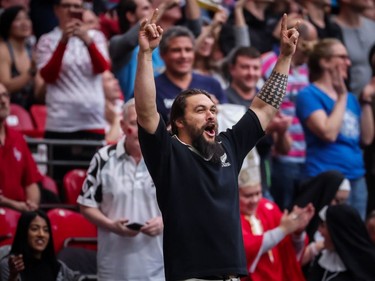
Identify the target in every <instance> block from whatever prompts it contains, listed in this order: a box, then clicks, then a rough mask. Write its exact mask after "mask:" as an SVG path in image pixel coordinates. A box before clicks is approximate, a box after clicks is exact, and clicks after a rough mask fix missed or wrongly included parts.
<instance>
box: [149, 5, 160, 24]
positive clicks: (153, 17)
mask: <svg viewBox="0 0 375 281" xmlns="http://www.w3.org/2000/svg"><path fill="white" fill-rule="evenodd" d="M158 17H159V9H158V8H156V9H155V11H154V12H153V14H152V18H151V21H150V23H151V24H153V23H156V22H157V20H158Z"/></svg>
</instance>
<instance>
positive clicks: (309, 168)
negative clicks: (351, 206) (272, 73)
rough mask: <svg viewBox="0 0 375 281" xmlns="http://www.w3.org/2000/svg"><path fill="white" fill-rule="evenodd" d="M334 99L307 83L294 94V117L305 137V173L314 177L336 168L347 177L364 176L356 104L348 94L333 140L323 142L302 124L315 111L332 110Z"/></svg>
mask: <svg viewBox="0 0 375 281" xmlns="http://www.w3.org/2000/svg"><path fill="white" fill-rule="evenodd" d="M334 105H335V101H334V100H333V99H331V98H330V97H329V96H328V95H327V94H326V93H324V92H323V91H322V90H320V89H319V88H317V87H316V86H315V85H313V84H310V85H309V86H307V87H306V88H304V89H303V90H301V91H300V92H299V93H298V96H297V101H296V107H297V117H298V118H299V119H300V120H301V123H302V126H303V130H304V132H305V138H306V145H307V151H306V174H307V176H309V177H313V176H316V175H318V174H320V173H321V172H324V171H328V170H337V171H340V172H341V173H343V174H344V175H345V177H347V178H348V179H350V180H353V179H357V178H360V177H362V176H363V175H364V173H365V169H364V163H363V158H362V150H361V148H360V134H361V129H360V117H361V108H360V105H359V103H358V101H357V99H356V98H355V96H354V95H353V94H352V93H349V95H348V100H347V105H346V111H345V114H344V118H343V121H342V125H341V128H340V132H339V134H338V136H337V139H336V141H334V142H327V141H324V140H322V139H321V138H319V137H318V136H316V135H315V134H314V133H313V132H312V131H310V129H309V128H308V127H307V126H306V121H307V119H308V118H309V117H310V116H311V114H312V113H314V112H315V111H317V110H324V111H325V112H326V114H327V115H330V114H331V113H332V110H333V107H334Z"/></svg>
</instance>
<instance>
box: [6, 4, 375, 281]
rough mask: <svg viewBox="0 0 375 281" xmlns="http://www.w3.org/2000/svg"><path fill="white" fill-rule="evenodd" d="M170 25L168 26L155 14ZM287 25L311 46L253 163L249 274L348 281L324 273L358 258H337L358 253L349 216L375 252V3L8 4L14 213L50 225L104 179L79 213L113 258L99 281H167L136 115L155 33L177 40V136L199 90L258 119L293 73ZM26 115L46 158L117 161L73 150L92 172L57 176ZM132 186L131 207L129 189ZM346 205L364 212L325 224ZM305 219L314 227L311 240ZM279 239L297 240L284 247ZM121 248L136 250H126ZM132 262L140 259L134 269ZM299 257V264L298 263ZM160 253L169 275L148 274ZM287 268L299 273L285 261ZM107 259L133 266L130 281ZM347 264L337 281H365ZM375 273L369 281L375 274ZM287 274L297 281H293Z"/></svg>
mask: <svg viewBox="0 0 375 281" xmlns="http://www.w3.org/2000/svg"><path fill="white" fill-rule="evenodd" d="M155 9H158V11H159V12H158V13H153V12H154V11H155ZM284 13H287V14H288V22H287V27H288V28H293V27H294V26H297V27H298V32H299V39H298V43H297V46H296V50H295V53H294V55H293V57H292V59H291V64H290V70H289V75H288V84H287V88H286V96H285V97H284V99H283V101H282V103H281V106H280V109H279V111H278V112H277V114H276V115H275V117H274V118H273V119H272V121H271V122H270V123H269V124H268V126H267V128H266V130H265V132H266V134H265V135H264V136H263V137H262V138H261V139H260V140H259V142H257V144H256V148H255V149H254V150H253V153H255V154H256V155H257V160H256V162H257V163H256V166H257V167H258V168H259V174H257V173H255V174H253V173H249V177H250V178H251V177H256V179H257V180H256V184H254V183H253V182H252V183H251V184H249V183H248V181H251V179H247V180H246V181H245V182H241V173H240V179H239V196H240V197H239V198H240V202H239V203H240V204H239V207H240V209H241V223H242V230H243V232H244V233H243V239H244V244H245V250H246V252H247V257H248V260H247V264H248V270H249V274H250V276H251V278H252V279H251V280H258V279H259V278H261V276H262V274H266V276H267V274H269V273H267V272H266V273H264V269H263V267H268V266H275V268H281V267H283V266H292V267H294V266H296V265H297V264H299V265H300V266H301V270H302V271H303V274H305V276H307V277H306V280H318V279H317V278H320V276H321V275H322V274H323V273H322V272H323V271H324V270H327V271H328V272H330V273H332V270H331V269H332V267H329V266H328V267H322V263H323V262H322V261H324V259H330V257H328V254H327V251H331V250H332V249H334V250H335V253H334V255H335V256H340V255H344V254H347V252H348V251H349V250H347V249H344V248H342V250H343V252H341V248H340V250H339V249H335V247H343V246H340V245H342V244H341V242H336V239H338V240H337V241H339V240H341V239H344V238H346V237H339V238H336V237H335V235H336V234H334V232H336V231H338V230H337V229H336V227H337V226H334V228H333V227H331V226H332V225H336V224H339V223H340V221H341V220H342V219H343V218H342V216H343V215H342V214H340V213H339V211H342V212H347V213H348V217H352V222H353V225H355V226H347V228H346V229H344V230H343V231H344V232H345V231H347V232H348V233H349V231H350V227H358V225H359V224H361V226H360V227H361V229H362V222H363V229H365V227H364V222H366V223H367V230H368V233H369V234H370V237H371V238H372V241H373V243H375V242H374V240H375V239H374V232H375V231H374V229H375V228H374V221H375V220H374V217H375V215H374V212H375V161H374V157H375V154H374V151H375V141H374V139H375V137H374V136H375V126H374V118H375V101H374V96H375V33H374V30H375V16H374V15H375V1H374V0H337V1H331V0H222V1H218V0H184V1H183V0H94V1H87V2H86V1H85V0H54V1H53V2H52V1H42V0H30V1H29V0H0V208H10V209H14V210H17V211H19V212H25V211H32V212H35V211H36V210H38V209H39V208H40V207H43V204H49V203H56V202H64V191H63V178H64V175H66V174H67V172H68V171H69V170H72V169H74V168H76V167H81V168H83V169H88V172H87V178H86V180H85V183H84V184H83V187H82V191H81V194H80V196H79V198H78V203H79V206H80V208H78V207H77V206H78V205H77V206H76V210H77V211H79V209H80V210H81V212H82V214H83V215H84V216H85V218H86V219H88V220H89V221H90V222H92V223H93V224H95V225H97V227H98V230H99V236H98V238H99V239H100V240H101V241H99V243H101V244H99V248H98V253H99V254H100V255H102V256H103V258H102V259H99V258H98V269H99V270H98V273H99V278H102V279H103V280H107V279H108V278H109V279H110V278H112V277H108V276H116V277H113V278H114V279H113V280H117V279H118V280H121V278H129V280H136V278H139V276H142V274H143V277H142V278H143V279H142V280H148V279H147V278H146V277H145V276H146V275H149V276H151V277H150V279H149V280H163V278H164V277H163V276H162V262H161V261H162V259H163V253H162V250H161V244H162V242H161V240H162V237H163V235H162V232H163V222H162V221H161V214H160V211H159V209H158V206H157V204H156V197H155V194H154V192H153V191H150V190H151V189H152V188H154V185H153V183H152V180H151V178H150V175H149V174H148V172H147V168H146V167H145V166H144V162H143V159H142V153H141V152H140V147H139V143H138V131H137V130H138V129H137V128H136V127H137V126H136V125H137V124H136V113H135V109H134V100H133V97H134V90H135V81H136V76H137V64H138V61H137V55H138V53H139V50H140V46H139V33H140V29H141V22H142V20H143V19H145V18H148V19H149V20H150V19H151V18H152V17H153V16H155V15H156V16H157V18H152V20H153V21H155V22H157V24H158V25H160V26H161V27H162V28H163V36H162V39H161V41H160V44H159V45H158V46H157V48H155V50H153V52H152V66H153V73H154V78H155V79H154V80H155V90H156V107H157V110H158V112H159V113H160V116H161V118H162V119H163V121H164V122H165V123H166V124H167V125H168V124H169V125H170V123H171V120H170V110H171V107H172V104H173V102H174V100H175V98H176V96H177V95H178V94H179V93H180V92H182V91H184V90H187V89H192V88H198V89H202V90H205V91H207V92H208V93H209V94H210V96H211V98H212V100H213V101H214V102H215V104H216V105H217V106H218V108H219V111H218V113H217V114H218V117H220V118H224V119H225V118H228V117H227V116H224V115H225V114H227V115H228V116H229V119H230V118H231V117H234V116H237V115H238V114H239V113H241V114H242V113H244V112H245V109H244V108H248V107H249V106H250V105H251V104H252V102H253V100H254V98H255V97H256V96H257V94H258V93H259V91H260V89H261V88H262V86H263V85H265V83H266V81H267V80H268V79H269V78H270V76H271V75H272V73H273V69H274V67H275V65H276V64H277V61H278V57H279V54H280V52H281V50H280V44H279V42H280V40H281V39H282V38H281V39H280V34H281V33H280V30H281V22H282V15H283V14H284ZM144 83H147V81H144ZM129 101H130V103H129ZM228 104H231V105H233V107H230V106H228V107H226V105H228ZM13 105H16V106H20V107H22V108H23V109H25V111H26V112H28V113H29V114H30V116H31V115H32V108H33V106H35V105H42V106H43V107H45V109H46V116H45V128H44V130H43V132H42V134H41V135H40V136H39V137H41V138H39V140H40V141H41V142H42V141H43V140H59V141H61V142H64V141H67V142H69V141H75V140H77V141H98V142H102V143H105V144H107V146H104V147H103V148H101V149H100V150H98V147H97V146H88V147H85V145H84V144H83V145H82V144H81V145H82V146H79V147H77V146H75V145H65V146H61V147H58V148H57V149H54V150H53V153H49V154H48V157H47V158H46V159H45V160H47V162H51V163H53V162H54V161H55V162H58V161H70V162H72V163H73V162H75V161H76V162H77V163H78V162H79V163H81V164H79V166H78V165H77V166H69V165H65V166H64V165H57V166H55V167H54V168H53V172H52V171H47V174H45V173H46V171H45V170H38V168H40V165H37V163H36V162H35V160H38V159H36V158H35V159H33V157H32V153H31V150H30V149H29V148H28V145H27V142H26V141H25V139H24V137H26V136H27V138H30V136H31V137H34V135H33V134H30V132H29V131H26V130H24V131H17V130H16V129H15V128H12V126H13V125H14V122H13V121H11V118H10V117H12V115H14V114H16V113H13V112H12V108H13V107H12V106H13ZM221 106H222V107H221ZM237 106H238V107H237ZM220 108H222V110H221V109H220ZM129 111H130V113H129ZM133 111H134V112H133ZM236 118H237V117H236ZM133 119H134V120H133ZM16 123H17V122H16ZM172 132H173V126H172ZM22 134H23V135H22ZM128 143H131V144H130V147H129V148H128V147H127V145H129V144H128ZM30 147H31V146H30ZM124 155H126V157H125V156H124ZM128 156H129V157H128ZM39 160H40V159H39ZM90 160H91V164H82V162H83V161H86V162H87V163H90V162H89V161H90ZM111 162H113V163H115V164H113V166H111V165H112V164H111V165H109V164H108V163H111ZM245 162H246V159H245ZM245 165H246V163H245ZM119 167H121V169H124V170H125V169H127V170H126V171H121V170H119ZM111 169H114V170H115V171H113V172H111ZM46 176H50V177H51V178H52V179H53V180H54V181H55V182H56V183H57V186H58V190H59V191H60V193H59V194H56V198H55V197H54V198H52V199H51V194H50V193H49V191H47V190H46V187H45V186H44V183H43V179H44V178H45V177H46ZM138 181H139V182H140V184H139V186H138V185H136V184H135V185H134V186H133V184H134V182H135V183H136V182H138ZM129 182H130V183H131V184H129ZM127 184H129V187H126V192H125V191H120V190H117V189H116V188H115V187H116V186H117V185H123V186H127ZM133 189H134V190H137V192H138V193H136V194H133V193H132V192H131V191H132V190H133ZM250 197H251V198H256V199H254V200H255V201H256V202H255V201H254V202H255V203H254V202H250V201H251V200H253V199H251V200H250V199H249V198H250ZM262 197H264V198H262ZM133 200H135V201H133ZM249 200H250V201H249ZM336 201H337V202H336ZM139 202H142V203H139ZM309 203H311V204H312V205H309ZM342 203H345V204H347V205H350V206H351V208H350V209H345V208H343V209H340V208H341V207H339V208H336V207H328V209H327V210H326V209H325V208H324V207H325V206H326V205H341V204H342ZM246 204H248V206H250V205H251V204H253V205H252V208H253V209H252V210H250V209H249V207H248V206H246ZM122 205H126V207H124V208H123V207H121V206H122ZM295 205H298V207H293V206H295ZM140 206H141V207H142V208H143V209H142V208H141V207H140ZM312 206H313V207H312ZM48 208H50V207H48ZM296 208H297V209H296ZM279 209H280V210H285V209H288V210H289V212H290V213H288V214H283V213H282V211H280V210H279ZM322 210H323V211H322ZM292 212H294V213H300V214H302V213H304V212H306V213H308V214H309V217H308V218H306V220H305V221H304V222H303V223H301V224H299V225H297V224H296V223H295V222H294V221H293V218H292V217H291V214H292ZM314 212H315V214H310V213H314ZM354 213H355V214H354ZM357 213H358V214H359V215H358V216H360V218H361V220H360V221H358V220H357ZM310 215H311V216H310ZM35 216H37V217H38V218H39V219H40V218H41V219H42V220H43V225H44V224H46V223H47V228H49V227H50V223H49V221H47V219H46V218H45V217H44V215H43V213H41V214H39V213H35V214H34V216H33V217H32V218H31V217H30V218H29V219H28V220H29V221H32V220H33V219H34V218H35ZM271 217H272V219H271ZM125 218H127V220H125ZM122 219H123V220H122ZM159 219H160V221H159ZM134 220H135V221H136V222H138V223H142V224H145V225H144V226H142V228H140V229H137V230H129V229H128V228H127V227H125V226H124V225H123V224H125V225H126V224H127V223H130V222H134ZM361 221H362V222H361ZM29 223H30V222H27V225H26V224H25V225H24V226H23V228H24V230H23V231H27V228H28V227H29V226H28V224H29ZM147 225H148V226H147ZM150 225H151V226H150ZM254 225H255V226H254ZM262 225H263V226H262ZM330 225H331V226H330ZM318 226H319V227H318ZM0 228H1V226H0ZM45 228H46V227H45ZM255 228H256V229H257V230H256V231H255V232H254V231H253V230H254V229H255ZM279 228H281V229H283V230H285V231H284V232H283V233H282V234H280V231H279V230H278V232H277V231H275V229H279ZM150 229H151V230H150ZM155 229H156V230H155ZM318 229H319V230H321V232H322V234H323V236H324V237H323V236H322V235H321V234H319V233H318V232H319V231H318ZM19 231H21V230H19ZM268 232H269V233H271V234H267V235H266V233H268ZM330 232H331V234H330ZM272 233H273V234H272ZM275 233H276V236H273V235H275ZM296 233H297V234H298V235H297V236H298V239H299V240H298V241H297V240H295V239H296V237H295V236H296V235H295V234H296ZM302 233H303V235H304V236H302ZM306 233H307V234H306ZM327 233H328V234H327ZM263 234H264V237H265V238H263ZM48 235H50V234H48ZM142 235H143V236H142ZM259 235H261V236H262V238H261V239H260V238H259V239H260V240H256V239H255V238H254V237H256V236H259ZM330 235H331V236H333V239H332V240H334V241H333V244H335V243H339V244H337V245H333V246H332V245H331V246H328V247H327V245H325V244H324V242H323V241H324V240H327V237H328V239H330ZM360 235H362V236H365V234H364V233H361V234H360ZM118 236H123V237H121V238H122V239H118V240H116V239H114V238H113V237H116V238H118ZM268 236H272V237H271V238H269V237H268ZM111 237H112V238H111ZM124 237H125V238H126V239H132V240H123V239H124ZM275 237H276V238H275ZM305 238H306V239H305ZM367 238H368V237H366V243H367ZM254 239H255V240H256V241H255V240H254ZM293 239H294V240H293ZM358 239H359V238H358ZM113 241H115V242H113ZM254 241H255V242H254ZM264 241H266V242H264ZM270 241H271V242H272V243H271V242H270ZM369 241H370V240H369ZM47 243H48V244H50V241H47ZM223 243H224V241H223ZM262 243H266V244H267V247H265V246H264V244H262ZM145 244H147V245H148V247H145V248H143V247H142V245H145ZM302 244H303V245H302ZM331 244H332V241H331ZM301 245H302V246H301ZM366 245H367V244H366ZM351 246H352V247H357V246H356V244H355V243H353V244H352V245H351ZM360 246H361V247H363V245H360ZM360 246H358V247H357V248H356V251H358V252H359V253H360V251H361V248H360ZM14 247H15V246H12V249H14ZM103 247H105V248H103ZM109 247H111V249H112V250H110V251H111V252H115V254H114V255H110V254H109V253H108V252H107V251H109V250H108V249H109ZM121 247H130V248H131V249H132V251H133V252H132V253H130V254H129V253H126V255H125V250H124V251H121V250H119V248H121ZM329 247H331V248H329ZM116 248H117V249H116ZM291 248H293V249H295V250H296V257H297V259H295V257H294V256H293V258H290V257H289V256H290V255H289V254H290V252H289V251H288V249H291ZM12 251H13V250H12ZM147 251H152V253H153V254H152V258H153V259H155V260H151V261H150V260H147V259H146V257H147ZM286 252H289V254H285V253H286ZM336 252H337V253H336ZM293 253H294V252H293ZM368 253H369V254H368V256H369V257H370V258H372V257H373V256H374V251H373V249H368ZM12 254H14V252H12ZM17 254H18V252H17ZM284 254H285V255H286V256H288V260H284V261H277V259H278V257H279V256H282V255H284ZM331 254H332V253H331ZM137 255H139V256H138V257H141V258H142V259H144V260H145V261H144V263H145V264H147V265H150V268H147V269H145V270H142V268H141V264H138V262H135V261H134V260H133V259H134V258H135V257H136V256H137ZM332 255H333V254H332ZM105 258H106V259H116V260H117V262H118V263H121V262H123V263H127V265H126V266H124V267H123V268H121V270H119V271H118V274H115V273H114V272H113V271H115V270H116V269H115V267H109V264H110V262H108V260H105ZM156 259H159V260H157V261H156ZM275 259H276V262H275ZM339 259H340V262H341V264H342V263H344V264H345V265H344V267H341V268H340V270H339V271H338V272H340V274H336V275H335V272H333V276H334V277H332V278H336V276H338V277H337V278H339V277H340V276H343V277H342V278H343V279H332V280H347V279H345V278H349V280H362V279H360V278H362V277H361V276H360V275H358V274H357V272H355V270H356V267H355V266H352V264H351V262H348V263H347V262H346V261H347V257H345V256H344V257H342V256H341V258H339ZM291 261H292V264H291V263H290V262H291ZM319 261H320V262H319ZM285 262H289V264H288V265H286V264H285ZM54 263H55V266H56V264H58V261H57V260H56V261H54ZM3 264H5V263H3ZM152 264H154V265H155V267H152ZM310 265H312V267H311V266H310ZM118 266H120V265H118ZM257 266H259V268H258V270H259V271H257V269H256V268H257ZM336 269H337V267H336ZM346 269H347V271H345V270H346ZM353 270H354V271H353ZM109 271H111V272H110V273H111V274H110V273H109ZM266 271H267V270H266ZM302 271H301V274H300V271H299V269H298V270H295V271H294V273H293V274H292V275H293V278H292V277H291V279H290V280H301V279H300V278H301V276H302V275H303V274H302ZM352 271H353V272H352ZM362 271H363V276H366V274H370V273H368V272H367V271H369V272H371V270H370V269H369V268H365V269H363V270H362ZM15 272H16V270H15V269H13V273H14V274H13V275H14V276H15V275H16V273H15ZM129 272H130V273H129ZM310 272H311V274H310V275H309V273H310ZM342 272H345V274H342ZM11 273H12V271H11ZM7 274H9V273H7ZM53 274H57V273H56V272H53ZM285 274H291V273H290V272H289V273H288V272H282V273H280V276H282V275H285ZM271 275H272V274H271ZM271 275H270V276H271ZM357 275H358V276H357ZM14 276H13V277H14ZM106 276H107V277H106ZM121 276H122V277H121ZM125 276H126V277H125ZM137 276H138V277H137ZM259 276H260V277H259ZM280 276H278V277H275V276H273V277H272V278H274V279H272V280H281V279H278V278H282V277H280ZM290 276H291V275H290ZM309 276H310V277H309ZM348 276H349V277H348ZM152 277H154V278H152ZM284 277H285V276H284ZM116 278H117V279H116ZM269 278H271V277H269ZM303 278H305V277H303ZM350 278H357V279H350ZM109 279H108V280H109ZM373 279H374V280H375V277H374V278H373ZM0 280H1V279H0ZM12 280H13V279H12ZM126 280H128V279H126ZM259 280H261V279H259ZM270 280H271V279H270ZM319 280H320V279H319ZM330 280H331V279H330ZM365 280H367V279H365Z"/></svg>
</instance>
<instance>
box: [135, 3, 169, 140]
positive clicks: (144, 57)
mask: <svg viewBox="0 0 375 281" xmlns="http://www.w3.org/2000/svg"><path fill="white" fill-rule="evenodd" d="M158 13H159V10H158V9H156V10H155V11H154V13H153V15H152V18H151V20H150V21H148V20H144V21H142V24H141V28H140V30H139V38H138V39H139V53H138V64H137V74H136V78H135V85H134V98H135V108H136V111H137V116H138V123H139V125H141V126H142V127H143V128H144V129H145V130H146V131H147V132H148V133H154V132H155V131H156V128H157V126H158V124H159V118H160V115H159V113H158V112H157V108H156V89H155V80H154V75H153V67H152V51H153V50H154V49H155V48H156V47H157V46H159V43H160V40H161V37H162V34H163V29H162V28H161V27H160V26H157V25H156V20H157V17H158Z"/></svg>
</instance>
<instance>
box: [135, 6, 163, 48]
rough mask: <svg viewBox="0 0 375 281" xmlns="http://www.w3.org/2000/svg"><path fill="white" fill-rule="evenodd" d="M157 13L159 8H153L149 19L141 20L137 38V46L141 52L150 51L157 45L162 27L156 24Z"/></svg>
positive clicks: (161, 33)
mask: <svg viewBox="0 0 375 281" xmlns="http://www.w3.org/2000/svg"><path fill="white" fill-rule="evenodd" d="M158 15H159V10H158V9H155V11H154V13H153V14H152V17H151V20H150V21H149V20H148V19H144V20H143V21H142V22H141V28H140V30H139V36H138V40H139V48H140V51H142V52H145V53H146V52H152V51H153V50H154V49H155V48H156V47H158V46H159V43H160V40H161V37H162V35H163V29H162V28H161V27H160V25H156V21H157V18H158Z"/></svg>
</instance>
